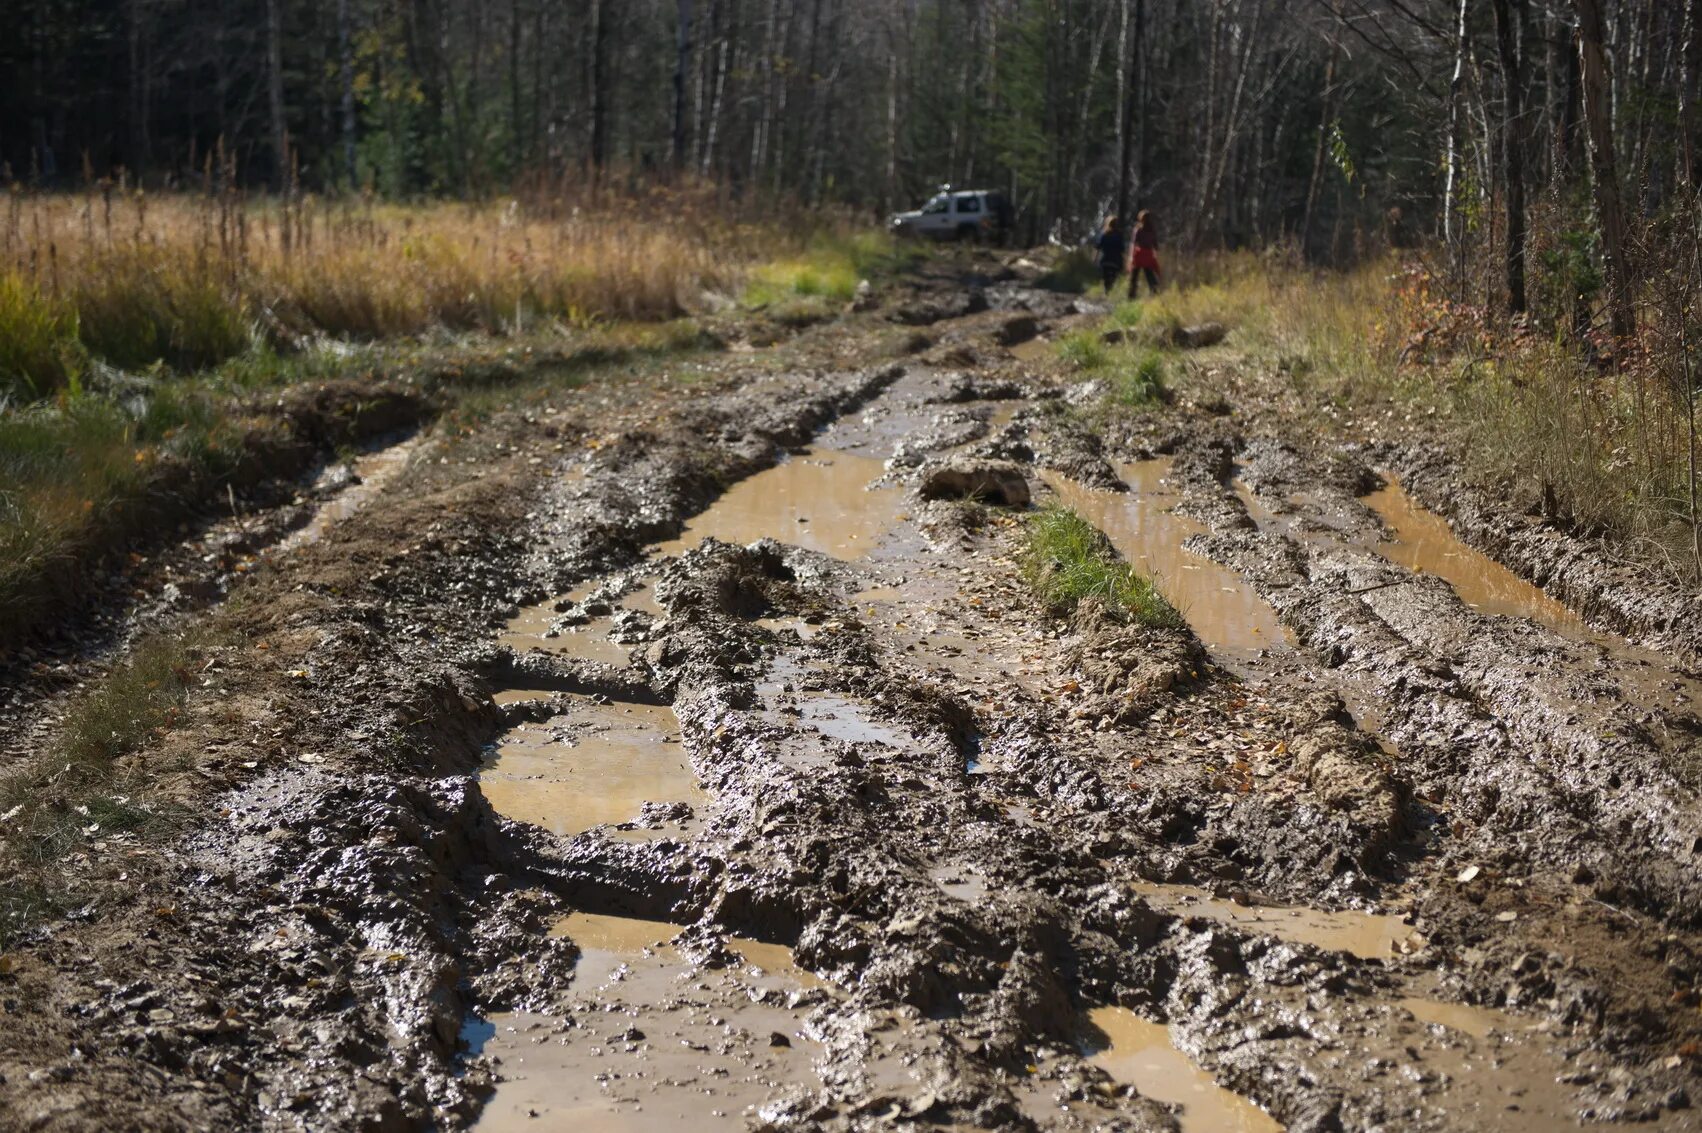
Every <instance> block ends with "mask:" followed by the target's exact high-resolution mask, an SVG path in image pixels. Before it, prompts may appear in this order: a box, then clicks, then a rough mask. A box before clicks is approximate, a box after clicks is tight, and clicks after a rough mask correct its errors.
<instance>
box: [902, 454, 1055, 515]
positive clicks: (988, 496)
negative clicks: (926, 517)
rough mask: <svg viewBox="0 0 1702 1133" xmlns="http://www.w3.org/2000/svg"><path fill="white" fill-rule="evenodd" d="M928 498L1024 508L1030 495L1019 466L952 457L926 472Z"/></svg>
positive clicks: (924, 493)
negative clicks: (984, 502) (972, 501)
mask: <svg viewBox="0 0 1702 1133" xmlns="http://www.w3.org/2000/svg"><path fill="white" fill-rule="evenodd" d="M921 491H922V498H923V499H928V500H941V499H959V500H985V501H987V502H988V503H994V504H998V505H1000V506H1002V507H1026V506H1028V501H1029V499H1030V498H1031V496H1030V492H1029V489H1028V480H1027V478H1026V477H1024V476H1023V474H1022V470H1021V468H1019V467H1018V466H1017V465H1015V464H1013V463H1012V462H1010V461H1008V460H953V461H950V462H948V463H946V464H942V465H940V466H938V467H936V468H934V469H933V470H932V471H930V472H928V474H927V475H926V477H925V478H924V479H923V481H922V488H921Z"/></svg>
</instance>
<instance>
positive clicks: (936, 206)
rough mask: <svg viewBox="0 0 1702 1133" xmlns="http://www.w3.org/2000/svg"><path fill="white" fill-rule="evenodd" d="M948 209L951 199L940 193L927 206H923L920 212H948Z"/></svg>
mask: <svg viewBox="0 0 1702 1133" xmlns="http://www.w3.org/2000/svg"><path fill="white" fill-rule="evenodd" d="M950 208H951V198H950V197H948V196H946V195H945V194H944V193H941V194H940V195H939V196H937V197H935V198H934V199H933V200H931V201H929V202H928V203H927V204H925V205H923V206H922V211H923V212H925V213H933V212H945V211H946V210H948V209H950Z"/></svg>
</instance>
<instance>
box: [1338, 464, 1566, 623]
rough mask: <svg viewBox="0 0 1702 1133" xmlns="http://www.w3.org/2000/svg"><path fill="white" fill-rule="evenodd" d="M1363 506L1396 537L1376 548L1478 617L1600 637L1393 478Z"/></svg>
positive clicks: (1379, 544)
mask: <svg viewBox="0 0 1702 1133" xmlns="http://www.w3.org/2000/svg"><path fill="white" fill-rule="evenodd" d="M1364 502H1365V505H1366V506H1367V507H1369V508H1370V509H1371V510H1372V511H1374V512H1376V513H1377V515H1378V516H1379V517H1380V518H1381V519H1382V520H1383V522H1384V523H1386V524H1387V525H1388V526H1389V529H1390V530H1391V531H1393V532H1394V534H1395V538H1394V541H1393V542H1380V543H1376V544H1374V545H1373V547H1372V549H1373V550H1375V551H1376V552H1377V553H1378V554H1380V555H1382V556H1383V557H1384V558H1386V559H1388V560H1389V561H1391V562H1394V563H1398V564H1399V565H1401V566H1404V567H1406V568H1407V569H1408V570H1412V571H1418V572H1419V573H1421V574H1433V575H1435V576H1436V577H1438V578H1440V579H1443V580H1444V581H1445V582H1447V583H1448V584H1449V585H1450V586H1452V587H1453V588H1454V592H1455V593H1456V594H1458V595H1459V596H1460V600H1461V601H1462V602H1464V603H1465V604H1466V605H1468V606H1470V607H1471V608H1472V609H1474V610H1477V611H1478V612H1479V613H1484V614H1499V615H1502V616H1505V617H1513V618H1528V619H1529V620H1531V621H1533V622H1537V623H1539V624H1541V625H1545V626H1548V627H1549V628H1550V629H1552V630H1555V631H1557V632H1559V633H1561V634H1564V635H1565V636H1568V637H1584V638H1588V639H1590V640H1594V639H1595V638H1596V636H1597V635H1596V633H1595V631H1594V630H1592V629H1591V628H1590V626H1589V624H1588V623H1586V622H1585V621H1584V619H1583V618H1580V617H1579V616H1578V615H1577V614H1575V613H1573V612H1572V611H1571V610H1570V609H1568V608H1567V607H1566V606H1565V605H1563V604H1562V603H1560V602H1557V601H1555V600H1554V599H1553V598H1550V597H1549V596H1548V595H1547V594H1545V593H1543V592H1542V591H1541V590H1540V589H1538V588H1537V587H1535V586H1532V585H1531V584H1530V583H1528V582H1526V581H1525V580H1524V579H1522V578H1520V577H1519V576H1518V575H1516V574H1514V573H1513V572H1512V571H1510V570H1508V569H1507V568H1506V567H1504V566H1502V565H1501V564H1500V563H1498V562H1496V561H1495V560H1494V559H1492V558H1490V557H1489V556H1488V555H1485V554H1483V553H1482V552H1480V551H1476V550H1473V549H1472V548H1471V547H1468V546H1466V544H1464V543H1462V542H1461V541H1460V540H1459V538H1458V537H1457V536H1456V535H1455V534H1454V532H1453V529H1452V528H1450V527H1449V526H1448V521H1447V520H1445V519H1443V518H1442V517H1441V516H1439V515H1437V514H1436V513H1435V512H1433V511H1429V510H1427V509H1425V508H1423V507H1420V506H1419V505H1418V504H1417V503H1415V502H1414V501H1413V499H1412V497H1410V496H1408V495H1407V494H1406V490H1405V489H1404V488H1402V487H1401V486H1400V484H1399V482H1397V481H1396V480H1395V479H1394V478H1393V477H1390V478H1389V483H1388V487H1386V488H1382V489H1379V490H1378V491H1375V492H1372V493H1371V494H1370V495H1368V496H1366V497H1364Z"/></svg>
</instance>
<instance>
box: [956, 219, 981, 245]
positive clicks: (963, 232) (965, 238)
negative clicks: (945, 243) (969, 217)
mask: <svg viewBox="0 0 1702 1133" xmlns="http://www.w3.org/2000/svg"><path fill="white" fill-rule="evenodd" d="M980 240H981V229H980V228H979V227H978V226H976V225H973V224H960V225H958V226H957V242H958V243H959V244H966V243H969V242H971V241H974V242H976V243H979V242H980Z"/></svg>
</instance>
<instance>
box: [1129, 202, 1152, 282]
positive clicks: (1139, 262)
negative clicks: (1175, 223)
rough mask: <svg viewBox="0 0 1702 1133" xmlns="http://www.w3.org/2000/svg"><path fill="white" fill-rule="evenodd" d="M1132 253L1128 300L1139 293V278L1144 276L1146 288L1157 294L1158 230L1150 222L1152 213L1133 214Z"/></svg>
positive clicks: (1142, 211) (1148, 211)
mask: <svg viewBox="0 0 1702 1133" xmlns="http://www.w3.org/2000/svg"><path fill="white" fill-rule="evenodd" d="M1130 243H1131V244H1133V245H1134V252H1133V254H1132V255H1131V256H1130V257H1129V298H1131V299H1133V298H1134V297H1135V296H1136V295H1137V294H1138V293H1139V291H1140V287H1141V276H1142V275H1145V276H1146V282H1147V286H1148V287H1149V288H1151V289H1152V293H1153V294H1154V295H1156V294H1158V276H1159V266H1158V228H1157V227H1156V226H1155V225H1154V224H1153V222H1152V212H1151V210H1149V209H1142V210H1141V211H1140V212H1138V213H1136V214H1135V231H1134V239H1133V240H1131V241H1130Z"/></svg>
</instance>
